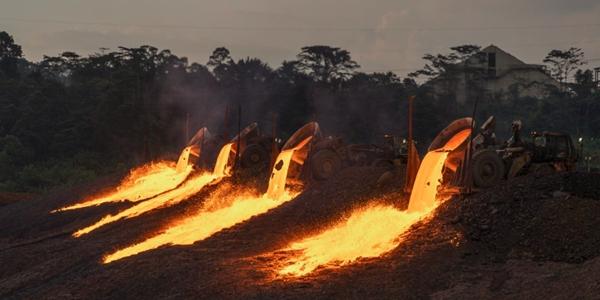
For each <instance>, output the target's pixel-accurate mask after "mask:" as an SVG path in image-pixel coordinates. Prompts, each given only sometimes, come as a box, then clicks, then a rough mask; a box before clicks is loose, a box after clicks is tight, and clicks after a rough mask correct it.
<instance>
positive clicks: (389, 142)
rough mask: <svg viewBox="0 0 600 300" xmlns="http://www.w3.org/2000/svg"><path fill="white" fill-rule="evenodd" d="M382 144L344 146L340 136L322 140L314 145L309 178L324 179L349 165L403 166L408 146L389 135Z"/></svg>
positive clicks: (403, 140) (405, 142)
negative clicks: (310, 176)
mask: <svg viewBox="0 0 600 300" xmlns="http://www.w3.org/2000/svg"><path fill="white" fill-rule="evenodd" d="M384 141H385V142H384V144H383V145H375V144H346V143H344V141H343V140H342V139H341V138H339V137H325V138H322V139H321V140H318V141H316V142H315V144H314V146H313V149H312V151H311V156H310V164H309V166H310V171H311V175H312V179H314V180H327V179H329V178H331V177H332V176H333V175H335V174H336V173H337V172H339V171H340V170H341V169H343V168H346V167H350V166H374V167H383V168H390V169H391V168H393V167H394V166H398V165H405V164H406V161H407V157H408V143H407V141H406V139H401V138H399V137H396V136H392V135H385V136H384Z"/></svg>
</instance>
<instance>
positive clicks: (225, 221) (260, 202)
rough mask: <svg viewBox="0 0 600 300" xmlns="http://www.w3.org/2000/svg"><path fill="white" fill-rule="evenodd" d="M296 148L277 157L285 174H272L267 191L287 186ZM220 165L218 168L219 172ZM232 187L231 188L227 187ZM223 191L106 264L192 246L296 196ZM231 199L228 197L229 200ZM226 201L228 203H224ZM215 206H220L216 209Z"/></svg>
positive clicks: (108, 260) (286, 193)
mask: <svg viewBox="0 0 600 300" xmlns="http://www.w3.org/2000/svg"><path fill="white" fill-rule="evenodd" d="M292 154H293V150H286V151H283V152H281V153H280V154H279V156H277V160H276V161H277V162H279V161H281V166H280V168H279V170H278V172H279V173H282V174H284V176H273V177H272V178H271V180H270V181H269V188H268V190H269V191H271V190H275V188H274V187H273V185H277V186H279V187H282V188H283V187H285V181H286V177H285V174H287V168H288V167H289V165H290V160H291V158H292ZM216 170H217V168H215V172H216ZM273 172H275V170H274V171H273ZM227 189H228V190H230V188H227ZM223 196H224V195H221V194H214V195H211V197H210V198H209V199H207V200H206V202H205V204H204V207H203V208H202V209H200V210H199V211H198V212H197V213H196V214H195V215H193V216H191V217H188V218H185V219H183V220H181V221H179V222H176V223H174V224H172V225H171V226H169V227H168V228H167V229H166V230H165V231H164V232H162V233H160V234H158V235H156V236H154V237H151V238H149V239H147V240H145V241H143V242H141V243H139V244H135V245H133V246H130V247H127V248H125V249H121V250H119V251H116V252H114V253H112V254H109V255H107V256H106V257H104V263H109V262H112V261H115V260H118V259H121V258H124V257H128V256H132V255H136V254H138V253H140V252H144V251H148V250H151V249H155V248H158V247H160V246H162V245H190V244H193V243H194V242H197V241H201V240H204V239H206V238H208V237H210V236H212V235H213V234H215V233H217V232H219V231H221V230H223V229H225V228H228V227H231V226H234V225H235V224H238V223H241V222H243V221H246V220H248V219H250V218H251V217H253V216H256V215H259V214H262V213H265V212H267V211H268V210H270V209H272V208H275V207H277V206H279V205H281V204H283V203H285V202H287V201H289V200H290V199H292V198H293V197H294V196H295V195H291V194H290V193H289V192H286V191H283V190H281V192H277V193H271V194H269V193H265V194H264V195H262V196H253V195H251V194H248V193H245V194H244V193H242V194H240V195H234V196H229V197H227V196H225V198H226V199H224V197H223ZM227 198H228V199H227ZM223 202H227V203H226V204H223ZM215 207H217V208H216V209H215Z"/></svg>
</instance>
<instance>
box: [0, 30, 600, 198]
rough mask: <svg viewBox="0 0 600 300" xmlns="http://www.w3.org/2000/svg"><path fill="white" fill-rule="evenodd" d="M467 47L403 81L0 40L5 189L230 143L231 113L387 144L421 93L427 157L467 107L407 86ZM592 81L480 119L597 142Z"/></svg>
mask: <svg viewBox="0 0 600 300" xmlns="http://www.w3.org/2000/svg"><path fill="white" fill-rule="evenodd" d="M474 49H478V48H477V46H472V45H465V46H461V47H453V48H451V49H450V50H451V52H450V54H444V55H442V54H439V55H432V54H427V55H425V56H424V59H425V60H426V62H428V64H427V65H426V66H425V67H424V68H423V70H420V72H416V73H415V74H413V76H412V77H411V76H408V77H406V78H400V77H399V76H397V75H396V74H395V73H393V72H384V73H364V72H360V71H359V67H360V66H359V63H358V62H356V61H354V60H353V59H352V57H351V53H350V52H349V51H347V50H344V49H340V48H337V47H330V46H322V45H317V46H308V47H303V48H302V49H300V50H299V53H298V54H297V56H296V57H295V58H294V59H292V60H289V61H284V62H282V63H281V65H280V66H278V67H275V68H274V67H272V66H269V65H268V64H267V63H265V62H264V61H262V60H260V59H259V58H250V57H246V58H235V56H234V55H232V54H231V53H230V51H229V50H228V49H226V48H222V47H221V48H217V49H215V50H214V52H213V53H212V55H211V56H210V57H209V58H207V62H206V63H204V64H201V63H196V62H189V61H188V59H187V58H186V57H181V56H178V55H176V54H174V53H172V52H171V51H170V50H167V49H165V50H160V49H157V48H155V47H152V46H148V45H144V46H140V47H134V48H128V47H119V48H118V49H115V50H112V51H111V50H110V49H105V48H102V49H100V50H99V51H98V52H97V53H94V54H91V55H88V56H81V55H79V54H77V53H74V52H63V53H61V54H59V55H57V56H44V57H43V59H42V60H41V61H39V62H32V61H28V60H27V59H25V58H24V57H23V53H22V49H21V47H20V46H19V45H18V44H16V43H15V41H14V39H13V37H12V36H11V35H10V34H8V33H6V32H0V191H43V190H45V189H48V188H51V187H54V186H59V185H64V184H67V185H69V184H76V183H78V182H82V181H86V180H90V179H93V178H95V177H97V176H100V175H103V174H108V173H111V172H115V171H117V170H125V169H127V168H129V167H131V166H133V165H138V164H141V163H144V162H147V161H150V160H157V159H161V158H164V157H165V155H166V154H168V153H175V152H177V151H178V150H179V149H180V147H181V146H182V145H183V144H184V143H185V140H186V135H188V136H189V135H190V134H193V132H190V131H193V130H195V129H199V128H200V127H203V126H207V127H208V128H209V130H210V131H211V132H212V133H213V134H224V133H228V135H229V136H232V135H233V134H234V133H235V130H236V128H237V127H236V123H237V114H236V113H234V112H237V108H238V107H239V108H241V123H242V124H248V123H250V122H254V121H257V122H259V124H260V125H261V127H262V129H263V130H265V131H268V132H269V131H270V130H271V126H273V125H274V123H273V120H275V124H276V128H277V132H278V134H279V136H280V137H282V138H284V139H285V138H287V137H288V136H289V135H290V134H291V133H293V131H294V130H295V129H297V128H298V127H300V126H302V125H303V124H304V123H306V122H308V121H318V122H319V123H320V124H321V127H322V129H323V131H324V132H325V134H328V135H339V136H342V137H343V138H344V139H345V140H346V141H348V142H357V143H378V142H381V139H382V137H383V135H384V134H395V135H405V134H406V122H407V120H406V113H407V98H408V97H409V96H410V95H416V97H417V100H416V103H415V118H414V119H415V136H416V139H417V141H418V142H419V145H420V146H421V148H423V147H426V145H427V144H428V142H429V141H430V140H431V139H432V138H433V135H435V134H436V133H437V132H438V131H439V130H440V129H441V128H443V127H444V126H445V125H446V124H447V123H448V122H449V121H451V120H452V119H454V118H456V117H459V116H460V117H462V116H465V115H470V112H471V104H472V103H465V104H457V103H455V101H453V100H452V99H440V98H439V97H433V96H432V95H431V91H429V90H428V89H427V87H426V85H423V84H419V83H417V82H416V81H415V79H414V76H418V75H419V74H422V75H423V74H424V75H427V76H436V75H439V73H436V72H452V67H451V66H452V63H453V62H456V61H459V60H460V59H461V58H462V57H464V56H465V55H468V54H469V53H472V52H474V51H475V50H474ZM561 63H562V61H561ZM571 71H573V70H572V69H569V72H571ZM590 74H591V71H583V70H578V71H577V74H576V76H575V78H576V81H575V82H574V83H573V88H572V89H570V90H569V91H565V92H560V93H556V94H553V95H552V96H551V97H549V98H548V99H528V98H515V99H511V101H509V102H508V103H494V102H491V101H490V102H485V101H483V102H482V103H481V105H480V109H479V113H478V117H481V118H483V117H484V116H485V115H487V114H496V115H497V116H499V118H500V119H502V120H506V121H507V122H510V121H511V120H512V119H513V118H521V119H523V120H524V121H525V124H527V125H529V127H530V128H540V127H543V128H544V129H561V130H564V131H569V132H572V133H574V134H578V135H584V136H589V137H592V136H594V133H598V132H600V131H599V130H600V118H599V117H598V115H599V113H600V102H599V100H600V98H599V95H598V93H597V90H594V89H593V88H592V86H593V84H594V83H593V80H592V79H590ZM561 76H562V75H561ZM594 91H596V92H594ZM227 112H228V113H227ZM186 128H187V130H186Z"/></svg>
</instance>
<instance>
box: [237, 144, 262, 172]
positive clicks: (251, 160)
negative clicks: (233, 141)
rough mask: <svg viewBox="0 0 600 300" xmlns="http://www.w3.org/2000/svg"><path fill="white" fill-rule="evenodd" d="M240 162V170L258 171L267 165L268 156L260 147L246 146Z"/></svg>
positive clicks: (254, 145) (255, 145)
mask: <svg viewBox="0 0 600 300" xmlns="http://www.w3.org/2000/svg"><path fill="white" fill-rule="evenodd" d="M240 160H241V163H242V168H244V169H253V170H260V169H262V168H264V167H266V166H267V165H268V164H269V154H268V152H267V150H266V149H265V148H264V147H262V146H261V145H257V144H253V145H248V146H247V147H246V150H244V152H243V153H242V157H241V158H240Z"/></svg>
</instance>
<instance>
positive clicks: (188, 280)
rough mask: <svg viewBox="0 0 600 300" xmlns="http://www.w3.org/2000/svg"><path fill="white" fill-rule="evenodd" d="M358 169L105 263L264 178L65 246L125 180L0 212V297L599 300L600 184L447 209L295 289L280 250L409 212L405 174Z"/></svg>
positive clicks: (536, 183)
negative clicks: (101, 196)
mask: <svg viewBox="0 0 600 300" xmlns="http://www.w3.org/2000/svg"><path fill="white" fill-rule="evenodd" d="M383 172H384V170H380V169H373V168H349V169H346V170H344V171H343V172H341V173H340V174H339V175H338V176H337V177H336V178H333V179H332V180H330V181H328V182H324V183H320V184H313V185H311V186H309V187H307V189H306V190H305V191H304V192H303V193H302V194H300V195H299V196H297V197H296V198H295V199H293V200H292V201H289V202H287V203H285V204H283V205H281V206H279V207H276V208H274V209H272V210H270V211H268V212H267V213H265V214H262V215H259V216H255V217H253V218H251V219H249V220H247V221H245V222H243V223H240V224H237V225H235V226H233V227H231V228H228V229H224V230H222V231H220V232H218V233H217V234H215V235H213V236H212V237H210V238H208V239H206V240H204V241H199V242H196V243H195V244H193V245H189V246H163V247H160V248H158V249H155V250H151V251H147V252H144V253H141V254H139V255H136V256H132V257H128V258H125V259H122V260H119V261H116V262H114V263H111V264H108V265H104V264H102V263H101V262H100V260H101V258H102V256H103V255H104V254H106V253H108V252H112V251H113V250H115V249H117V248H121V247H123V246H127V245H130V244H132V243H134V242H137V241H141V240H144V239H145V238H146V237H149V236H151V235H154V234H156V233H158V232H160V231H161V230H162V229H163V228H164V227H165V226H166V225H167V224H169V223H171V222H173V221H175V220H177V219H179V218H181V217H182V216H185V215H189V214H192V213H193V212H195V211H197V210H198V209H199V208H200V207H201V206H202V203H203V201H204V200H205V199H206V198H207V197H208V196H209V195H210V194H211V193H215V192H219V191H221V192H222V190H223V189H236V188H252V189H254V190H255V192H256V193H257V194H259V193H260V192H262V190H263V189H264V187H265V182H266V178H263V179H261V180H259V181H258V182H257V181H248V180H235V181H234V180H231V179H228V180H224V181H222V182H220V183H219V184H216V185H212V186H208V187H206V188H204V189H203V190H202V191H201V192H200V193H198V194H197V195H195V196H193V197H191V198H190V199H188V200H186V201H183V202H181V203H179V204H177V205H174V206H171V207H168V208H163V209H159V210H154V211H151V212H148V213H146V214H143V215H141V216H139V217H136V218H132V219H128V220H121V221H118V222H115V223H112V224H109V225H107V226H104V227H102V228H100V229H98V230H97V231H94V232H92V233H91V234H89V235H86V236H84V237H82V238H79V239H74V238H72V237H71V236H70V234H71V233H72V232H73V231H75V230H76V229H78V228H80V227H82V226H86V225H89V224H90V223H92V222H94V221H95V220H96V219H97V218H99V217H100V216H102V215H104V214H106V213H111V212H117V211H120V210H122V209H125V208H126V207H128V206H129V205H130V204H128V203H119V204H109V205H103V206H99V207H93V208H86V209H81V210H77V211H69V212H64V213H60V214H48V212H49V211H50V210H52V209H55V208H58V207H61V206H64V205H65V204H67V203H73V202H76V201H77V200H78V199H81V198H82V197H83V196H85V195H87V194H91V193H94V192H97V191H100V190H102V189H106V187H107V186H111V185H114V184H115V183H117V182H118V180H119V178H118V177H115V178H106V179H103V180H99V181H97V182H93V183H90V184H88V185H84V186H81V187H77V188H74V189H72V190H64V191H57V192H54V193H52V194H49V195H47V196H45V197H42V198H37V199H32V200H29V201H23V202H18V203H12V204H8V205H5V206H2V207H0V228H2V230H0V263H1V264H2V268H0V298H2V299H22V298H29V299H40V298H48V299H65V298H84V299H89V298H97V299H105V298H191V297H193V298H215V297H219V298H261V299H264V298H270V299H280V298H309V297H310V298H360V299H364V298H408V299H412V298H436V299H446V298H460V299H463V298H478V299H481V298H553V299H554V298H557V299H571V298H595V297H597V295H598V294H600V293H599V292H600V258H598V256H599V255H598V254H600V231H599V230H598V228H599V226H598V225H600V218H599V216H600V175H598V174H580V173H571V174H556V175H552V176H547V177H537V178H536V177H535V176H527V177H520V178H516V179H514V180H511V181H508V182H505V183H503V184H501V185H499V186H497V187H494V188H493V189H489V190H486V191H481V192H479V193H476V194H474V195H471V196H468V197H464V198H462V199H460V198H455V199H451V200H448V201H446V202H445V203H443V204H442V205H440V207H439V208H438V209H437V210H436V212H435V214H434V216H432V217H431V219H430V220H428V221H425V222H422V223H417V224H416V225H414V226H413V227H412V228H411V230H410V231H409V233H408V234H407V236H406V239H405V240H404V241H403V242H402V243H401V244H400V246H398V247H397V248H396V249H395V250H393V251H391V252H390V253H387V254H385V255H383V256H381V257H378V258H371V259H360V260H359V261H358V262H356V263H353V264H351V265H347V266H341V267H340V266H328V267H326V268H320V269H317V270H316V271H315V272H313V273H311V274H309V275H307V276H304V277H300V278H293V277H282V276H279V275H277V274H276V270H277V269H278V268H279V267H281V265H282V264H283V263H284V262H285V261H286V260H287V259H289V258H290V256H292V255H293V253H289V252H286V251H278V249H281V248H284V247H285V246H286V245H288V244H289V243H290V242H292V241H295V240H297V239H300V238H303V237H305V236H307V235H311V234H314V233H316V232H318V231H319V230H322V229H324V228H326V227H327V226H329V225H331V224H333V223H335V222H337V221H339V220H340V219H342V218H345V217H347V216H348V215H349V213H350V212H351V211H352V210H353V209H354V208H356V207H359V206H362V205H365V204H366V203H369V202H386V203H393V204H394V205H396V206H397V207H398V208H400V209H403V208H405V207H406V206H407V199H406V197H405V196H404V195H403V194H402V192H401V189H402V176H397V178H396V180H392V181H389V182H386V184H384V185H383V186H381V183H380V184H379V185H378V183H377V179H378V178H379V177H380V176H381V174H382V173H383Z"/></svg>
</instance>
